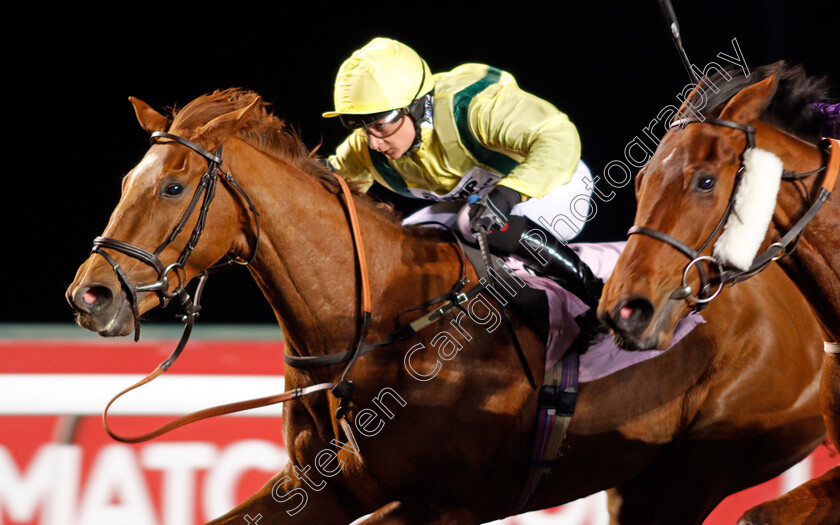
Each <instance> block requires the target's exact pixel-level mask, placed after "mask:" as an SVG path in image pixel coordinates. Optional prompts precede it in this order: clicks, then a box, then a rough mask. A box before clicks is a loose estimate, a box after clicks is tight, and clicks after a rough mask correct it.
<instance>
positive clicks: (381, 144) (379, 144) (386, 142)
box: [365, 115, 415, 160]
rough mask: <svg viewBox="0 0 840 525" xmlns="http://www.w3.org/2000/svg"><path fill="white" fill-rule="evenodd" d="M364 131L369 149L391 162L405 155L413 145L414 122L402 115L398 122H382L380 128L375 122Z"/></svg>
mask: <svg viewBox="0 0 840 525" xmlns="http://www.w3.org/2000/svg"><path fill="white" fill-rule="evenodd" d="M383 120H384V119H383ZM380 128H381V129H380ZM386 128H387V129H386ZM365 130H366V131H367V139H368V144H369V145H370V147H371V149H374V150H376V151H379V152H380V153H382V154H383V155H385V156H386V157H388V158H389V159H391V160H396V159H398V158H400V157H402V156H403V155H405V153H406V152H407V151H408V150H409V149H410V148H411V145H412V144H414V138H415V137H414V136H415V131H414V122H413V121H412V120H411V117H409V116H408V115H402V118H400V119H399V120H398V121H394V122H387V123H384V122H383V124H382V126H379V122H376V123H374V124H371V125H369V126H366V127H365Z"/></svg>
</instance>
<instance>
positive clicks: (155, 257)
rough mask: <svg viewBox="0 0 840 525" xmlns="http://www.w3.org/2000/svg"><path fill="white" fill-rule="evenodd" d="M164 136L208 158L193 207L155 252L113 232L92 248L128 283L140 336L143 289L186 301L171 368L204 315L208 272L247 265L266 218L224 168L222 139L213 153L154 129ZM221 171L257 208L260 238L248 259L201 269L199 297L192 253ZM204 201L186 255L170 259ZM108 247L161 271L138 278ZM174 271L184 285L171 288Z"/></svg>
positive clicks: (250, 205)
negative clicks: (166, 254)
mask: <svg viewBox="0 0 840 525" xmlns="http://www.w3.org/2000/svg"><path fill="white" fill-rule="evenodd" d="M160 139H169V140H172V141H175V142H177V143H179V144H183V145H184V146H186V147H188V148H190V149H191V150H193V151H195V152H196V153H198V154H199V155H201V156H202V157H204V158H205V159H207V170H206V171H205V172H204V175H202V176H201V181H200V182H199V184H198V187H197V188H196V189H195V193H193V196H192V199H191V200H190V203H189V205H188V206H187V209H186V210H185V211H184V214H183V215H182V216H181V220H179V221H178V223H177V224H176V225H175V227H174V228H173V229H172V231H171V232H170V234H169V236H168V237H167V238H166V239H165V240H164V241H163V242H162V243H161V244H160V246H158V247H157V249H156V250H155V251H154V252H148V251H146V250H144V249H143V248H140V247H138V246H135V245H133V244H130V243H127V242H125V241H120V240H118V239H112V238H110V237H97V238H95V239H94V240H93V250H92V253H96V254H99V255H101V256H102V257H103V258H105V260H106V261H108V264H110V265H111V268H113V270H114V273H116V275H117V278H118V279H119V281H120V284H121V285H122V288H123V290H124V291H125V293H126V296H127V297H128V301H129V303H130V305H131V310H132V313H133V315H134V340H135V341H137V340H138V339H139V338H140V315H139V311H138V300H137V295H138V294H139V293H142V292H155V293H157V294H158V298H159V300H160V305H161V306H163V307H165V306H166V305H167V304H169V300H170V299H172V298H173V297H178V298H179V300H180V302H181V307H182V308H183V310H184V315H183V316H182V318H181V320H182V321H183V322H184V323H185V326H184V333H183V335H182V337H181V341H180V342H179V344H178V347H177V348H176V349H175V351H174V352H173V353H172V355H171V356H170V357H169V359H167V360H166V361H165V362H164V364H162V365H161V367H162V368H163V369H164V370H166V369H167V368H169V366H170V365H171V364H172V363H173V362H174V361H175V359H176V358H177V357H178V355H179V354H180V353H181V351H182V350H183V348H184V346H185V345H186V342H187V339H188V338H189V334H190V331H191V330H192V326H193V324H194V322H195V319H196V317H198V313H199V311H200V310H201V306H200V298H201V292H202V290H203V289H204V285H205V283H206V282H207V277H208V275H209V274H211V273H215V272H217V271H220V270H223V269H225V268H228V267H230V266H232V265H234V264H237V265H242V266H245V265H248V264H250V263H252V262H253V261H254V258H255V257H256V255H257V248H258V247H259V243H260V223H259V213H258V212H257V210H256V208H254V205H253V203H252V202H251V199H250V198H249V197H248V194H247V192H246V191H245V190H244V188H242V186H240V185H239V184H238V183H237V182H236V180H234V178H233V175H232V174H230V173H229V172H226V171H224V170H223V169H222V167H221V166H222V146H221V145H219V147H218V149H217V150H216V153H215V154H212V153H210V152H208V151H207V150H205V149H204V148H202V147H201V146H199V145H198V144H196V143H194V142H192V141H189V140H187V139H185V138H182V137H179V136H177V135H173V134H171V133H164V132H159V131H157V132H154V133H152V136H151V139H150V142H151V143H152V144H153V145H154V144H157V143H159V141H160ZM220 176H221V179H222V181H224V182H225V183H226V184H228V185H229V186H230V187H231V188H233V189H234V190H236V192H237V193H239V194H240V195H241V196H242V198H243V199H244V200H245V202H246V204H247V206H248V209H249V210H250V212H251V215H252V216H253V217H254V224H255V225H256V241H255V243H254V249H253V250H252V251H251V256H250V258H249V259H248V260H247V261H241V260H239V259H237V258H235V257H232V256H230V255H226V256H225V258H226V260H225V261H223V262H220V263H217V264H215V265H213V266H211V267H210V268H207V269H206V270H204V271H202V272H201V273H200V274H198V277H199V281H198V284H197V286H196V290H195V294H194V298H192V297H190V294H189V293H188V292H187V290H186V288H185V286H186V284H187V282H186V280H187V279H186V265H187V261H188V260H189V258H190V255H192V252H193V250H194V249H195V247H196V245H197V244H198V241H199V239H200V238H201V233H202V231H203V230H204V226H205V224H206V223H207V212H208V210H209V209H210V203H211V202H212V201H213V197H215V195H216V183H217V181H218V180H219V178H220ZM199 201H201V206H200V208H199V211H198V220H197V222H196V224H195V227H194V228H193V231H192V234H191V235H190V238H189V240H188V241H187V244H186V246H184V249H183V250H182V251H181V254H180V256H179V257H178V259H177V260H176V261H175V262H173V263H171V264H168V265H165V264H164V263H163V262H162V261H161V260H160V254H161V253H162V252H163V250H164V249H166V247H167V246H169V245H170V244H172V243H173V242H175V239H176V238H177V237H178V235H179V234H180V233H181V231H182V230H183V229H184V226H185V225H186V224H187V222H188V221H189V220H190V217H192V215H193V213H194V212H195V210H196V208H197V207H198V204H199ZM106 250H113V251H116V252H120V253H122V254H124V255H127V256H129V257H131V258H133V259H137V260H138V261H141V262H143V263H144V264H146V265H148V266H150V267H152V268H153V269H154V270H155V272H156V273H157V280H156V281H153V282H149V283H143V284H133V283H132V282H131V280H130V279H129V277H128V275H127V274H126V273H125V271H124V270H123V269H122V268H121V267H120V265H119V264H117V262H116V261H115V260H114V259H113V257H111V255H110V254H109V253H108V252H107V251H106ZM170 274H174V275H177V277H178V285H177V286H176V287H175V288H174V289H173V290H172V291H170V287H171V283H170V279H169V276H170Z"/></svg>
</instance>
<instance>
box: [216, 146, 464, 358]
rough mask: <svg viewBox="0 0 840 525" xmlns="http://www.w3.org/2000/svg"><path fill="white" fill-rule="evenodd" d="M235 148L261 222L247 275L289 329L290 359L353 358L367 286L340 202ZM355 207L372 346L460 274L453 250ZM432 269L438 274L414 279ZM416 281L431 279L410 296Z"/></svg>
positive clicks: (294, 173)
mask: <svg viewBox="0 0 840 525" xmlns="http://www.w3.org/2000/svg"><path fill="white" fill-rule="evenodd" d="M231 146H234V147H229V148H227V150H226V155H227V157H226V158H227V159H229V161H230V163H231V164H230V169H231V171H232V172H233V173H234V175H235V176H236V177H237V179H238V180H239V181H240V184H241V185H242V186H243V187H244V188H245V190H246V191H247V192H248V193H249V194H250V195H251V198H252V199H253V202H254V205H255V207H256V209H257V211H258V212H259V213H260V215H261V221H260V226H261V230H262V231H261V240H260V245H259V249H258V251H257V256H256V259H255V261H254V262H253V264H252V265H251V267H250V270H251V272H252V274H253V276H254V278H255V280H256V282H257V284H258V285H259V286H260V288H261V290H262V292H263V294H264V295H265V297H266V299H267V300H268V301H269V303H270V305H271V307H272V309H273V310H274V313H275V315H276V317H277V319H278V322H279V323H280V326H281V327H282V329H283V334H284V338H285V341H286V346H287V348H289V350H288V351H290V352H291V353H294V354H296V355H324V354H327V353H334V352H337V351H341V350H346V349H348V348H351V347H352V346H353V344H354V343H355V340H356V338H357V337H358V329H359V322H360V321H359V319H360V312H361V279H360V273H359V268H358V263H357V258H356V251H355V247H354V241H353V237H352V234H351V226H350V223H349V217H348V214H347V211H346V206H345V204H344V202H343V198H342V196H341V194H334V193H332V192H330V191H328V190H327V189H326V188H325V187H324V186H323V184H322V183H321V182H320V181H318V180H317V179H316V178H315V177H313V176H312V175H310V174H307V173H304V172H303V171H301V170H300V169H299V168H297V167H295V166H294V165H293V164H292V163H289V162H285V161H283V160H280V159H277V158H275V157H272V156H270V155H268V154H265V153H262V152H260V151H259V150H257V149H255V148H253V147H251V146H249V145H248V144H245V143H243V142H241V141H232V143H231ZM354 201H355V208H356V211H357V216H358V222H359V229H360V233H361V237H362V239H363V243H364V249H365V255H366V259H367V263H368V267H369V269H370V272H369V275H370V289H371V303H372V310H373V315H372V320H371V327H370V333H369V336H370V337H380V336H383V335H384V334H386V333H388V332H390V331H391V330H393V319H394V315H396V313H398V312H399V311H400V310H399V309H398V308H400V307H401V305H402V304H405V301H409V302H410V301H416V302H414V303H412V304H409V307H410V306H414V305H415V304H419V303H421V302H423V301H425V300H426V299H428V298H429V297H426V298H425V299H420V297H419V296H417V297H415V296H414V295H415V294H416V293H417V290H425V293H424V292H421V293H423V295H425V294H427V293H430V292H431V293H434V294H435V295H437V294H439V293H443V291H445V289H448V288H449V287H450V286H452V284H453V283H454V282H455V280H456V279H457V278H458V276H459V268H460V266H459V261H458V258H457V256H456V254H455V252H454V251H453V249H452V247H451V246H449V245H448V244H447V243H445V242H440V241H436V240H435V238H433V237H424V236H418V235H413V234H411V233H409V232H408V231H406V230H404V229H403V228H402V227H400V225H399V224H398V223H397V222H395V221H394V220H393V219H392V218H390V217H387V216H386V215H385V214H384V213H383V212H382V211H380V210H377V209H375V207H374V206H373V205H372V204H371V203H370V202H366V198H365V197H359V196H356V197H354ZM243 213H245V212H243ZM244 216H245V215H243V217H244ZM246 224H247V222H246ZM426 265H428V267H430V268H435V269H436V270H437V271H434V272H430V273H432V275H430V274H429V273H427V274H426V275H422V276H419V275H417V274H418V271H417V269H418V267H423V266H426ZM418 278H421V279H425V280H424V281H423V283H424V285H425V288H424V287H421V286H419V285H418V286H414V287H412V286H410V283H412V282H414V281H417V280H418ZM438 289H442V290H443V291H440V292H435V290H438ZM395 295H399V297H395ZM431 296H432V295H430V297H431ZM403 309H404V308H403Z"/></svg>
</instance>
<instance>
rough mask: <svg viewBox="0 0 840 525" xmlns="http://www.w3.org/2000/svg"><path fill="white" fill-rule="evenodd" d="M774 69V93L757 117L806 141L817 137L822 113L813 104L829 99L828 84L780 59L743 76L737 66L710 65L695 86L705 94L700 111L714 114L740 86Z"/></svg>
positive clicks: (823, 77) (749, 83)
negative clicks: (710, 67)
mask: <svg viewBox="0 0 840 525" xmlns="http://www.w3.org/2000/svg"><path fill="white" fill-rule="evenodd" d="M774 72H777V79H778V80H777V86H776V92H775V93H774V94H773V97H772V98H771V99H770V103H769V104H768V106H767V108H766V109H765V110H764V112H763V113H762V114H761V116H760V117H759V118H760V119H761V120H762V121H763V122H766V123H767V124H770V125H772V126H775V127H777V128H779V129H782V130H784V131H786V132H788V133H790V134H792V135H794V136H796V137H799V138H801V139H803V140H806V141H809V142H817V141H818V140H819V139H820V138H821V127H822V124H823V119H824V116H823V115H822V114H821V113H820V111H819V109H818V108H816V107H814V106H813V104H816V103H825V102H830V101H831V100H832V99H831V98H830V92H831V87H830V85H829V83H828V79H827V77H825V76H820V77H817V76H811V75H808V74H807V73H806V72H805V69H804V67H802V66H801V65H789V64H787V63H786V62H785V61H784V60H780V61H778V62H775V63H772V64H767V65H765V66H761V67H759V68H756V69H754V70H753V71H751V72H750V75H749V76H748V77H745V76H744V74H743V72H742V70H741V68H740V67H739V66H733V65H729V66H727V67H724V68H721V69H718V68H714V69H712V71H711V72H710V73H708V74H707V75H705V76H703V78H702V79H701V80H700V82H699V85H698V89H699V90H700V91H702V92H703V94H704V95H705V97H706V105H705V108H704V110H703V113H704V114H705V115H706V116H715V115H717V114H718V113H719V112H720V111H721V110H722V109H723V106H724V105H725V104H726V103H727V102H728V101H729V100H730V99H731V98H732V97H733V96H735V95H736V94H737V93H739V92H740V91H741V90H742V89H745V88H747V87H749V86H751V85H753V84H755V83H757V82H760V81H762V80H764V79H766V78H767V77H769V76H770V75H772V74H773V73H774Z"/></svg>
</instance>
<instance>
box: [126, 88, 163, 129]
mask: <svg viewBox="0 0 840 525" xmlns="http://www.w3.org/2000/svg"><path fill="white" fill-rule="evenodd" d="M128 101H129V102H131V105H132V106H134V114H135V115H136V116H137V122H139V123H140V127H142V128H143V129H145V130H146V131H148V132H149V133H153V132H155V131H166V129H167V128H168V127H169V119H168V118H166V117H164V116H163V115H161V114H160V113H158V112H157V111H155V110H154V109H152V107H151V106H149V105H148V104H146V103H145V102H143V101H142V100H140V99H139V98H135V97H128Z"/></svg>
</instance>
